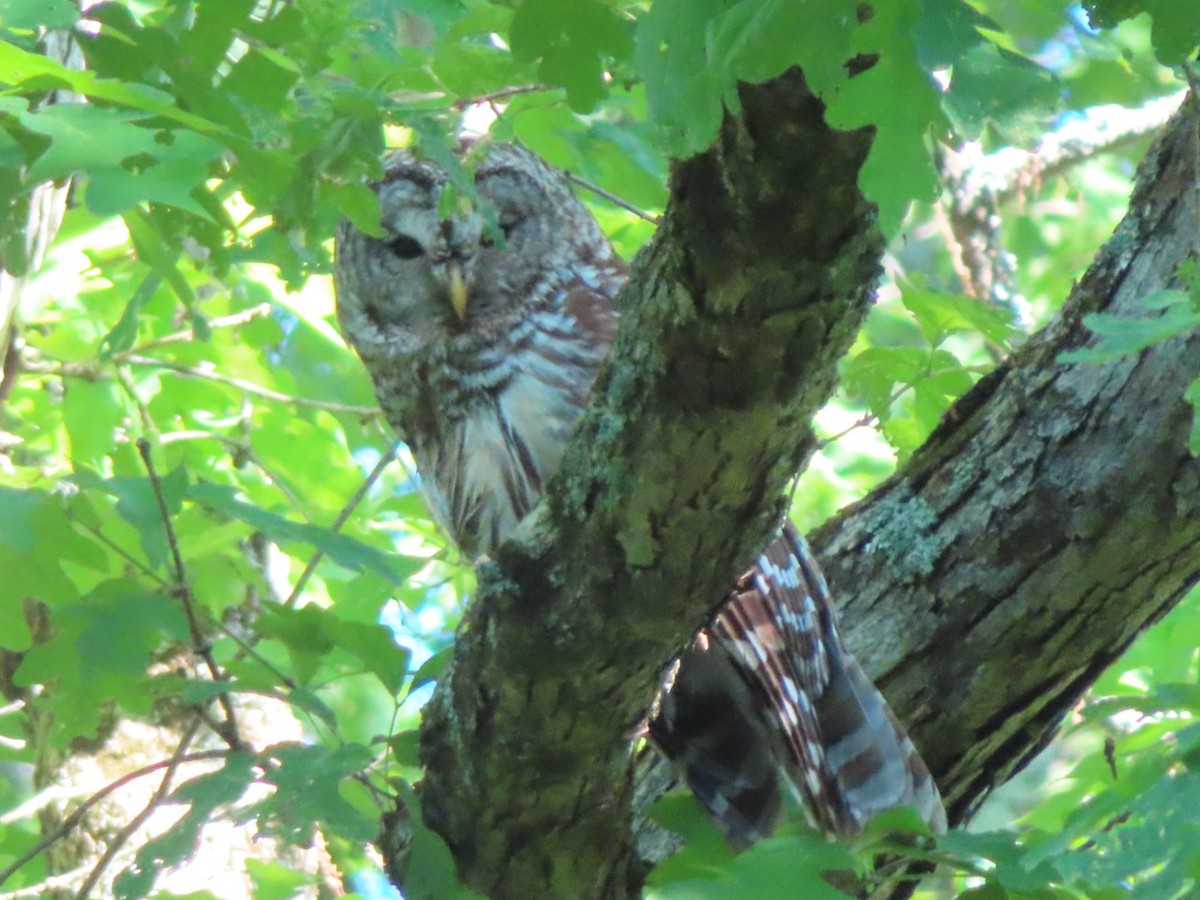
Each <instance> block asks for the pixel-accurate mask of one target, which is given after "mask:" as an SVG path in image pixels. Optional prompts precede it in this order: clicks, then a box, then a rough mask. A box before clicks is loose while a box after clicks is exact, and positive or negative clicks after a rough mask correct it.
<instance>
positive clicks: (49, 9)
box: [0, 0, 79, 31]
mask: <svg viewBox="0 0 1200 900" xmlns="http://www.w3.org/2000/svg"><path fill="white" fill-rule="evenodd" d="M78 18H79V10H78V9H76V8H75V5H74V4H72V3H71V2H70V0H4V2H3V3H0V28H5V29H16V30H23V31H24V30H32V29H35V28H45V29H48V30H51V31H69V30H70V29H71V28H73V27H74V26H75V21H76V20H77V19H78Z"/></svg>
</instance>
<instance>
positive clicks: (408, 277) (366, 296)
mask: <svg viewBox="0 0 1200 900" xmlns="http://www.w3.org/2000/svg"><path fill="white" fill-rule="evenodd" d="M383 163H384V169H385V176H384V178H383V180H382V181H380V182H379V183H377V184H376V185H375V186H374V187H375V190H376V192H377V194H378V196H379V201H380V206H381V209H382V215H381V220H380V221H381V224H382V227H383V232H384V233H383V235H381V236H379V237H371V236H369V235H366V234H364V233H362V232H360V231H358V230H357V229H356V228H354V226H353V225H351V224H350V223H349V222H343V223H342V224H341V226H340V227H339V229H338V235H337V263H336V267H335V272H336V285H337V293H338V318H339V321H340V322H341V326H342V331H343V333H344V334H345V335H347V336H348V337H349V338H350V340H351V341H352V343H353V344H354V346H355V348H356V349H357V350H358V352H359V354H360V355H361V356H363V357H364V359H365V358H368V357H373V358H380V357H390V358H395V357H397V356H411V355H413V354H422V353H425V352H428V351H429V350H431V349H434V348H436V347H439V346H443V345H446V344H459V345H463V346H464V347H465V346H466V345H472V344H473V345H478V344H479V343H487V344H490V343H494V342H495V341H496V340H498V339H500V338H502V337H503V336H505V335H511V334H513V333H514V329H517V330H519V327H518V326H519V325H520V324H521V322H522V320H524V319H525V318H527V317H528V316H529V315H530V314H531V313H533V312H535V311H542V310H546V309H548V308H551V307H552V306H553V304H554V302H555V298H556V296H557V295H558V294H561V291H560V290H559V288H560V286H561V285H565V284H568V283H571V282H575V283H578V282H579V281H580V280H582V281H584V282H586V281H587V279H588V275H589V273H588V272H587V271H586V270H587V268H588V267H589V266H592V267H594V266H595V265H597V264H601V265H603V263H604V262H605V261H606V260H607V259H609V257H610V256H611V249H610V247H609V244H608V241H607V239H606V238H605V237H604V235H603V233H602V232H601V231H600V229H599V226H597V224H596V222H595V220H594V219H593V218H592V216H591V214H590V213H589V212H588V211H587V209H586V208H585V207H584V206H583V204H582V203H581V202H580V201H579V200H578V199H577V198H576V197H575V195H574V193H573V192H572V191H571V188H570V185H569V183H568V182H567V180H566V178H565V177H564V176H563V175H561V174H560V173H558V172H555V171H554V170H552V169H551V168H550V167H549V166H547V165H546V164H545V163H544V162H542V160H541V159H539V158H538V157H537V156H536V155H534V154H533V153H531V152H530V151H528V150H526V149H525V148H523V147H520V146H517V145H514V144H496V145H493V146H492V147H491V148H490V149H489V150H488V152H487V155H486V156H484V157H483V158H482V159H481V160H480V161H479V162H478V164H477V165H476V167H475V194H476V196H475V197H474V198H467V197H465V192H458V193H459V197H458V200H459V201H460V202H456V203H446V202H444V196H443V195H444V194H445V192H446V191H447V190H450V189H451V188H450V183H451V179H450V177H449V176H448V174H447V173H446V171H444V170H443V169H442V168H441V167H440V166H438V165H437V164H435V163H433V162H431V161H428V160H424V159H420V158H418V157H416V156H415V155H414V154H413V153H411V152H409V151H406V150H401V151H397V152H394V153H391V154H390V155H388V156H387V157H386V158H385V159H384V161H383ZM448 209H449V211H447V210H448ZM593 277H594V276H593Z"/></svg>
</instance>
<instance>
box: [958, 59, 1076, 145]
mask: <svg viewBox="0 0 1200 900" xmlns="http://www.w3.org/2000/svg"><path fill="white" fill-rule="evenodd" d="M1062 90H1063V88H1062V85H1061V84H1060V83H1059V81H1058V79H1057V78H1056V77H1055V76H1054V74H1053V73H1051V72H1049V71H1048V70H1046V69H1044V68H1042V67H1041V66H1039V65H1038V64H1037V63H1035V62H1033V61H1032V60H1029V59H1026V58H1025V57H1023V56H1018V55H1017V54H1015V53H1011V52H1009V51H1007V50H1003V49H1001V48H1000V47H997V46H996V45H995V44H993V43H991V42H990V41H987V42H984V43H981V44H979V45H978V46H976V47H974V48H973V49H971V50H969V51H968V52H967V53H966V54H965V55H964V56H963V57H962V58H961V59H960V60H959V61H958V62H956V63H955V65H954V75H953V78H952V79H951V81H950V87H949V89H948V90H947V91H946V95H945V99H944V103H945V107H946V112H947V113H948V114H949V116H950V118H951V119H952V120H953V122H954V125H955V128H956V129H957V130H958V131H959V132H960V133H961V134H962V135H963V136H964V137H966V138H969V139H972V140H973V139H975V138H977V137H979V135H980V134H981V133H982V132H983V129H984V126H986V125H988V124H991V125H993V126H995V127H996V128H997V129H998V130H999V132H1000V134H1001V135H1003V136H1004V137H1005V139H1007V140H1009V141H1012V142H1014V143H1023V142H1026V141H1030V140H1033V139H1034V138H1035V137H1036V136H1037V135H1039V134H1040V133H1041V131H1042V128H1043V127H1044V126H1045V124H1046V122H1047V121H1048V120H1049V119H1050V117H1051V116H1053V115H1054V114H1055V113H1057V112H1058V111H1059V110H1060V109H1061V108H1062Z"/></svg>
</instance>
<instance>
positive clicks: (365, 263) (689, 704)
mask: <svg viewBox="0 0 1200 900" xmlns="http://www.w3.org/2000/svg"><path fill="white" fill-rule="evenodd" d="M384 164H385V170H386V175H385V177H384V179H383V180H382V181H381V182H379V183H378V184H377V185H376V186H375V189H376V191H377V193H378V196H379V199H380V203H381V206H382V225H383V229H384V235H383V236H382V237H369V236H367V235H365V234H362V233H360V232H358V231H357V230H356V229H355V228H354V227H353V226H351V225H350V224H349V223H345V222H344V223H343V224H342V225H341V226H340V229H339V231H338V238H337V263H336V269H335V273H336V287H337V295H338V318H339V321H340V323H341V327H342V331H343V333H344V334H345V336H346V338H347V340H348V341H349V342H350V344H351V345H353V347H354V348H355V350H356V351H357V352H358V354H359V356H360V357H361V358H362V360H363V362H364V363H365V365H366V367H367V370H368V372H369V373H370V375H371V378H372V380H373V382H374V385H375V391H376V394H377V396H378V398H379V402H380V404H381V405H382V407H383V409H384V411H385V414H386V415H387V418H388V420H389V421H390V422H391V424H392V425H393V427H394V428H395V429H396V431H397V432H398V433H399V434H400V436H401V437H403V438H404V440H405V441H406V442H407V443H408V445H409V447H410V449H411V450H412V453H413V457H414V459H415V460H416V463H417V467H418V469H419V471H420V474H421V478H422V484H423V488H424V490H425V492H426V493H427V495H428V497H429V501H430V506H431V508H432V510H433V512H434V515H435V516H436V517H437V518H438V520H439V521H440V523H441V524H442V526H443V527H444V528H445V529H446V531H447V532H448V533H449V534H450V535H451V536H452V537H453V539H454V540H455V541H456V543H457V544H458V545H459V547H460V548H461V549H462V550H463V552H464V553H466V554H467V555H468V556H469V557H471V558H474V557H476V556H478V555H480V554H482V553H485V552H487V551H488V550H490V549H491V548H492V547H494V546H496V545H497V544H498V543H499V542H501V541H503V540H504V539H505V538H506V537H507V536H508V535H509V533H510V532H511V531H512V529H513V527H514V526H515V525H516V524H517V523H518V522H519V521H520V520H521V518H522V517H523V516H524V515H525V514H526V513H527V512H529V510H530V509H531V508H532V507H533V506H534V505H535V504H536V503H537V501H538V499H539V497H540V496H541V493H542V488H543V485H544V484H545V483H546V480H547V478H549V476H550V475H551V474H552V473H553V472H554V470H555V468H556V467H557V466H558V464H559V461H560V459H561V456H562V453H563V450H564V449H565V447H566V443H567V440H568V438H569V436H570V433H571V429H572V427H573V425H574V424H575V422H576V420H577V419H578V417H579V416H580V414H581V413H582V412H583V410H584V407H585V406H586V404H587V401H588V396H589V393H590V391H591V387H592V382H593V380H594V378H595V376H596V373H597V371H598V369H599V367H600V366H601V365H602V363H603V361H604V359H605V356H606V355H607V353H608V350H609V348H610V346H611V344H612V341H613V337H614V335H615V332H616V326H617V308H616V305H615V302H614V301H615V298H616V295H617V293H618V291H619V289H620V287H621V285H622V284H623V283H624V282H625V280H626V269H625V266H624V264H623V263H622V262H621V261H620V259H619V258H618V257H617V256H616V254H615V253H614V251H613V249H612V247H611V245H610V244H609V242H608V239H607V238H606V237H605V235H604V234H603V232H602V231H601V230H600V228H599V226H598V224H597V223H596V221H595V220H594V219H593V217H592V216H591V214H590V213H589V212H588V210H587V209H586V207H584V206H583V204H582V203H581V202H580V201H579V200H578V199H577V198H576V197H575V195H574V193H573V192H572V190H571V188H570V186H569V184H568V182H567V180H566V178H565V177H563V176H562V175H561V174H560V173H558V172H556V171H554V170H552V169H551V168H550V167H549V166H547V165H546V164H545V163H544V162H543V161H542V160H540V159H539V158H538V157H537V156H535V155H534V154H532V153H531V152H529V151H528V150H525V149H524V148H522V147H520V146H516V145H507V144H498V145H495V146H493V147H492V148H490V150H489V152H488V153H487V155H486V156H485V157H484V158H483V159H482V160H481V161H480V162H479V164H478V166H477V167H476V170H475V190H476V192H477V194H478V198H477V202H476V203H475V204H474V210H473V211H470V212H460V213H458V214H450V215H446V210H445V208H444V207H445V206H446V205H447V204H444V203H442V197H443V192H444V191H445V190H446V189H447V185H448V183H449V181H450V177H449V176H448V174H447V173H446V172H445V171H443V170H442V169H441V168H439V167H438V166H437V165H435V164H433V163H431V162H428V161H424V160H421V159H418V158H417V157H415V156H414V155H412V154H410V153H408V152H405V151H401V152H396V153H393V154H391V155H390V156H388V157H387V158H386V159H385V160H384ZM646 731H647V734H648V736H649V737H650V738H651V741H652V743H654V744H655V745H656V746H657V747H658V748H659V749H660V751H661V752H662V753H663V754H664V755H666V756H667V757H668V758H669V759H670V760H671V761H672V762H674V763H675V764H676V765H677V766H678V768H679V769H680V770H681V771H682V773H683V774H684V776H685V777H686V780H687V783H688V785H689V786H690V787H691V789H692V790H693V792H694V793H695V794H696V796H697V797H698V798H699V800H700V801H701V803H702V804H703V805H704V806H705V807H706V808H707V809H708V811H709V812H710V814H711V815H712V816H713V818H714V819H715V820H716V822H717V824H718V825H719V827H720V828H721V829H722V831H723V832H724V834H725V835H726V837H727V839H728V840H729V841H730V843H732V844H734V845H735V846H746V845H748V844H750V843H752V842H753V841H754V840H756V839H758V838H759V837H762V836H764V835H767V834H769V833H770V832H771V830H772V828H773V827H774V825H775V824H776V822H777V820H778V818H779V816H780V814H781V810H782V807H783V801H784V796H785V793H787V794H791V795H792V796H794V797H796V798H797V799H798V800H799V801H800V802H801V803H802V805H803V808H804V810H805V812H806V815H807V816H808V818H809V820H810V822H811V823H812V824H813V825H815V826H816V827H818V828H820V829H821V830H823V831H824V832H825V833H827V834H830V835H837V836H846V835H851V834H854V833H855V832H857V831H858V830H859V829H860V828H861V826H862V824H863V823H864V822H865V821H866V820H867V819H869V818H871V817H872V816H874V815H876V814H877V813H879V812H882V811H883V810H886V809H890V808H892V807H895V806H900V805H905V804H910V805H913V806H915V807H916V808H917V810H918V812H919V813H920V814H921V816H922V817H923V818H924V819H925V821H926V822H928V823H929V825H930V826H931V827H932V828H933V829H934V830H936V831H940V830H943V829H944V828H945V822H946V819H945V812H944V810H943V808H942V803H941V798H940V797H939V795H938V792H937V787H936V785H935V784H934V783H933V780H932V779H931V777H930V775H929V772H928V770H927V769H926V767H925V764H924V762H923V761H922V760H921V758H920V756H919V755H918V754H917V752H916V750H915V749H914V748H913V746H912V743H911V742H910V741H909V739H908V737H907V735H906V734H905V733H904V731H903V729H902V728H901V726H900V725H899V723H898V722H897V721H896V719H895V717H894V716H893V715H892V713H891V710H890V709H889V708H888V706H887V704H886V703H885V701H884V699H883V697H882V696H881V695H880V694H879V692H878V691H877V690H876V689H875V687H874V686H873V685H872V684H871V682H870V681H869V680H868V679H867V677H866V676H865V675H864V674H863V672H862V670H861V669H860V668H859V666H858V663H857V662H856V661H855V660H854V657H853V656H852V655H851V654H850V653H849V652H848V651H847V650H846V648H845V647H844V646H843V644H842V641H841V637H840V636H839V634H838V630H837V623H836V618H835V615H834V610H833V606H832V602H831V599H830V597H829V591H828V588H827V587H826V585H825V581H824V578H823V577H822V576H821V574H820V571H819V570H818V568H817V566H816V563H815V562H814V561H813V559H812V558H811V556H810V555H809V552H808V549H807V546H806V545H805V543H804V540H803V538H801V537H800V535H799V534H798V533H797V532H796V531H795V530H794V529H793V528H792V527H791V526H790V525H788V526H785V528H784V530H783V532H782V534H781V535H780V537H779V538H778V539H777V540H776V541H775V542H774V543H773V544H772V545H771V546H770V547H769V548H768V549H767V551H766V552H765V553H764V554H763V555H762V556H761V557H760V558H759V559H758V561H757V563H756V564H755V565H754V566H753V567H752V568H751V569H750V570H749V571H748V572H746V573H745V574H744V575H743V576H742V577H741V578H740V579H738V581H737V583H736V585H735V587H734V589H733V591H732V592H731V594H730V595H729V598H728V599H727V601H726V602H725V603H724V605H723V606H721V607H720V608H719V609H718V611H717V612H716V613H715V615H714V617H713V619H712V620H711V622H710V623H709V625H708V626H707V627H706V628H705V629H704V630H703V631H701V632H700V633H699V634H698V635H697V636H696V638H695V640H694V641H693V644H692V646H691V648H690V649H689V650H688V651H687V652H686V653H684V655H683V656H682V657H681V658H680V660H679V662H678V665H677V667H676V668H675V670H674V676H673V678H672V679H671V681H670V684H669V685H668V686H667V687H666V688H664V693H663V695H662V696H661V697H660V698H659V701H658V703H657V706H656V712H655V713H654V715H653V718H652V719H651V721H650V722H649V723H648V725H647V729H646Z"/></svg>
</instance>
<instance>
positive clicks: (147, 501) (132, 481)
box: [69, 467, 188, 569]
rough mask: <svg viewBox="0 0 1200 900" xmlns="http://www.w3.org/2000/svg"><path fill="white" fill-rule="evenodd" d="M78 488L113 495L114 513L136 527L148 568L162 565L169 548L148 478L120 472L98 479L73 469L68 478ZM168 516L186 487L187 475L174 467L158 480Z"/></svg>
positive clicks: (159, 511)
mask: <svg viewBox="0 0 1200 900" xmlns="http://www.w3.org/2000/svg"><path fill="white" fill-rule="evenodd" d="M69 480H70V481H73V482H74V483H75V484H77V485H79V487H81V488H85V489H87V490H97V491H103V492H104V493H107V494H109V495H111V496H113V497H115V498H117V505H116V511H117V514H118V515H119V516H120V517H121V518H122V519H124V520H125V521H126V522H128V523H129V524H130V525H132V526H133V527H134V528H135V529H137V532H138V535H139V536H140V537H141V544H142V552H143V553H144V554H145V555H146V561H147V562H148V563H149V565H150V567H151V568H154V569H159V568H161V567H162V566H163V565H165V563H166V561H167V558H168V553H169V548H168V546H167V531H166V526H165V525H164V523H163V519H162V510H161V508H160V506H159V500H158V496H157V494H156V492H155V490H154V486H153V484H152V483H151V481H150V479H149V478H146V477H137V476H128V475H123V476H119V477H117V478H107V479H105V478H100V477H99V476H98V475H96V474H95V473H93V472H86V471H81V472H76V473H75V474H74V475H72V476H71V478H70V479H69ZM159 484H160V487H161V489H162V494H163V500H164V501H165V503H166V507H167V513H168V515H175V514H176V513H178V512H179V509H180V507H181V505H182V501H183V497H184V494H185V492H186V491H187V489H188V485H187V474H186V473H185V472H184V470H183V469H182V467H181V468H177V469H175V470H174V471H172V472H171V473H170V474H168V475H166V476H164V477H163V478H161V479H160V480H159Z"/></svg>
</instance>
